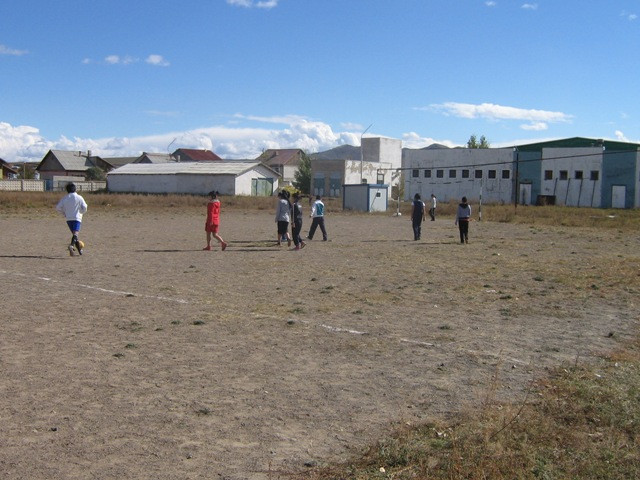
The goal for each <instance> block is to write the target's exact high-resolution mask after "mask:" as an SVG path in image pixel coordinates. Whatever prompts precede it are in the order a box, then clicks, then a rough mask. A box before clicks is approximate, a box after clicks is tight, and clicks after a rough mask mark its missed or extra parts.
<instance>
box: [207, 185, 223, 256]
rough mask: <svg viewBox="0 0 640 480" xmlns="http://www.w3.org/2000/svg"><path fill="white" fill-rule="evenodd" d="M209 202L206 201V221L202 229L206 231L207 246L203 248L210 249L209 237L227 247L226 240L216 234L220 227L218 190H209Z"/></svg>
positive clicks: (221, 246)
mask: <svg viewBox="0 0 640 480" xmlns="http://www.w3.org/2000/svg"><path fill="white" fill-rule="evenodd" d="M209 199H210V200H209V203H207V221H206V222H205V224H204V231H205V232H207V246H206V247H204V248H203V250H211V237H212V236H213V238H215V239H216V240H218V242H220V248H221V249H222V250H224V249H225V248H227V242H225V241H224V240H223V239H222V237H221V236H220V235H219V234H218V229H219V227H220V200H218V192H216V191H212V192H209Z"/></svg>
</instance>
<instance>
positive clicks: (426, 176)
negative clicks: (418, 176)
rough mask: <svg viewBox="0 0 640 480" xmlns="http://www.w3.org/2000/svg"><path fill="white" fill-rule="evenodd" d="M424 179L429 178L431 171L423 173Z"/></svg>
mask: <svg viewBox="0 0 640 480" xmlns="http://www.w3.org/2000/svg"><path fill="white" fill-rule="evenodd" d="M424 178H431V170H425V171H424Z"/></svg>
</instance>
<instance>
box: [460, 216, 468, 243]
mask: <svg viewBox="0 0 640 480" xmlns="http://www.w3.org/2000/svg"><path fill="white" fill-rule="evenodd" d="M458 229H459V230H460V243H469V221H468V220H459V221H458Z"/></svg>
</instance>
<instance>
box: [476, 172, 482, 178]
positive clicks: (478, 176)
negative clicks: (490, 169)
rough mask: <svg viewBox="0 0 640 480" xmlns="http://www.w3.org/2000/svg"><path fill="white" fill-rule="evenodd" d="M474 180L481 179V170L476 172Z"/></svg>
mask: <svg viewBox="0 0 640 480" xmlns="http://www.w3.org/2000/svg"><path fill="white" fill-rule="evenodd" d="M476 178H482V170H476Z"/></svg>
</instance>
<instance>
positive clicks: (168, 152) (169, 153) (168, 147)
mask: <svg viewBox="0 0 640 480" xmlns="http://www.w3.org/2000/svg"><path fill="white" fill-rule="evenodd" d="M177 139H178V137H176V138H174V139H173V140H171V143H170V144H169V145H167V154H168V155H169V157H171V151H170V150H169V149H170V148H171V145H173V142H175V141H176V140H177Z"/></svg>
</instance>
